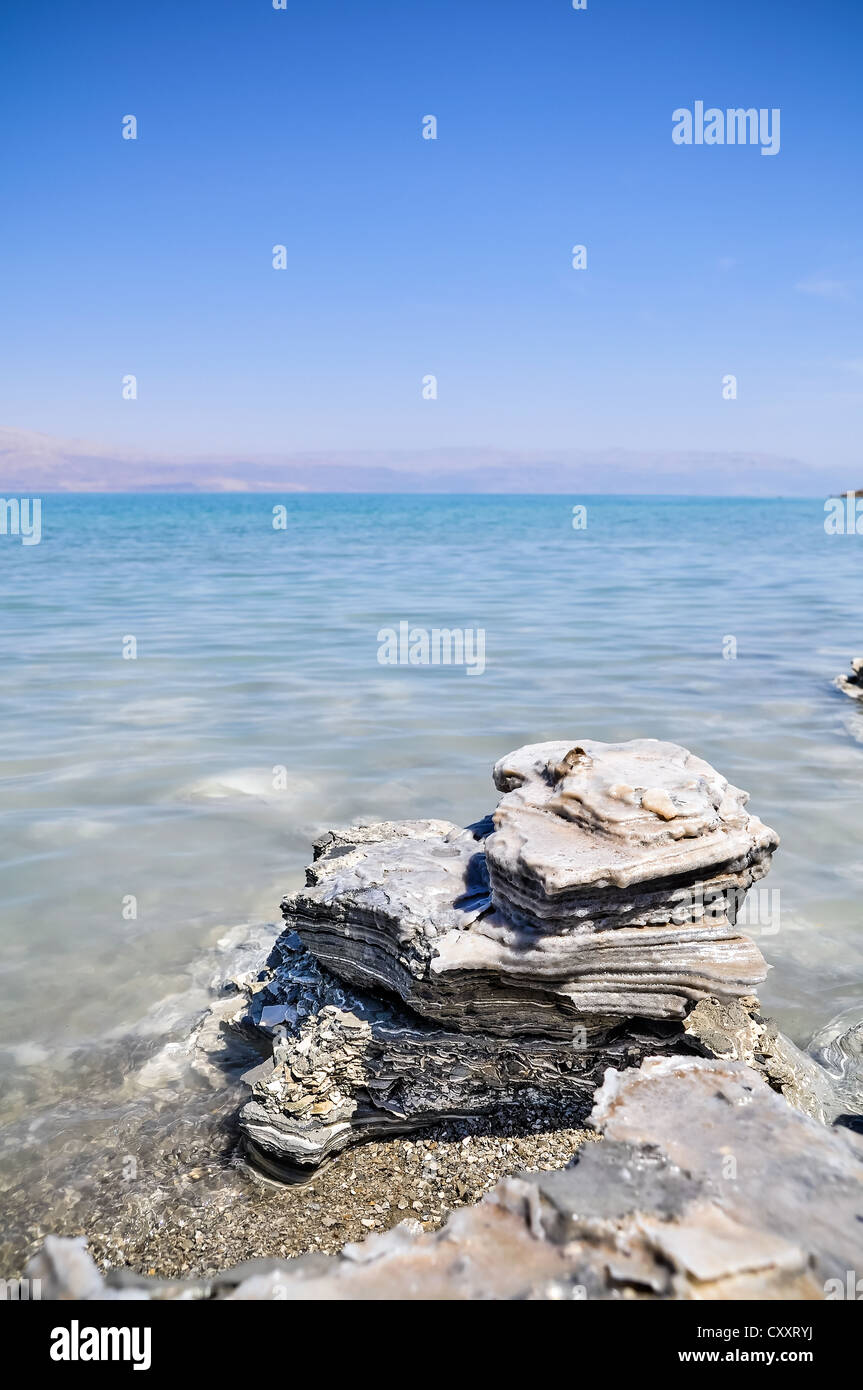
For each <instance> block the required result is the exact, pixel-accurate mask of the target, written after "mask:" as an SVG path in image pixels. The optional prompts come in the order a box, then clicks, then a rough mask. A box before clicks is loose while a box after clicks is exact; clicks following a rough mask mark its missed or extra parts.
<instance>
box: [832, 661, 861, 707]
mask: <svg viewBox="0 0 863 1390" xmlns="http://www.w3.org/2000/svg"><path fill="white" fill-rule="evenodd" d="M833 684H834V685H835V686H836V689H837V690H841V691H842V692H843V693H844V694H845V695H850V696H851V698H852V699H853V700H863V656H857V657H855V658H854V660H853V661H852V662H851V674H850V675H848V676H837V677H836V680H835V681H834V682H833Z"/></svg>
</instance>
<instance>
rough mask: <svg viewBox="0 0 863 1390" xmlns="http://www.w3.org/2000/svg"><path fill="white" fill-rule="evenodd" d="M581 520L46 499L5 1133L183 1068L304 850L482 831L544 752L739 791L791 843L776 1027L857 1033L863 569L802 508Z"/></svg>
mask: <svg viewBox="0 0 863 1390" xmlns="http://www.w3.org/2000/svg"><path fill="white" fill-rule="evenodd" d="M579 500H580V499H578V498H565V497H560V498H556V497H548V496H545V497H535V498H534V497H476V496H473V497H469V498H468V497H465V498H461V497H420V496H411V497H388V496H368V497H353V496H323V495H322V496H295V497H291V496H290V495H288V496H274V497H265V496H243V495H236V494H234V495H230V496H219V497H169V496H141V497H139V496H134V497H126V496H109V497H82V496H69V497H46V498H45V499H44V500H43V520H42V524H43V539H42V542H41V544H39V545H34V546H24V545H22V544H21V543H20V541H18V540H17V539H16V538H13V537H9V536H3V537H0V565H2V570H0V574H2V586H3V628H2V647H3V661H2V665H0V699H2V705H3V721H2V728H3V736H2V737H3V743H2V749H0V777H2V782H0V822H2V842H0V856H2V886H0V898H2V907H3V933H4V949H3V966H2V974H0V1002H2V1008H0V1049H2V1063H3V1071H4V1074H5V1076H6V1078H7V1083H8V1089H7V1092H6V1115H7V1118H9V1119H15V1118H17V1119H18V1120H19V1121H20V1120H21V1119H22V1118H23V1119H26V1117H27V1115H28V1113H30V1112H32V1113H34V1114H35V1113H36V1111H37V1110H38V1113H39V1115H40V1117H41V1119H40V1123H45V1122H49V1121H50V1109H51V1101H50V1095H51V1093H52V1088H53V1092H54V1094H56V1095H61V1094H62V1096H63V1099H64V1101H65V1102H67V1103H68V1102H69V1101H70V1100H71V1101H74V1097H75V1088H76V1086H77V1085H78V1084H79V1081H78V1080H77V1079H76V1078H78V1077H79V1076H80V1074H81V1068H82V1058H89V1059H90V1065H89V1067H88V1068H87V1071H88V1076H89V1082H90V1085H91V1086H92V1085H93V1084H96V1083H97V1082H98V1077H99V1068H100V1066H104V1067H105V1079H106V1084H108V1080H109V1074H110V1070H111V1068H110V1066H109V1065H108V1063H107V1061H104V1062H100V1059H102V1058H110V1057H111V1056H112V1055H115V1056H116V1048H115V1042H116V1040H118V1039H128V1038H129V1037H130V1036H131V1037H132V1038H135V1037H140V1038H151V1039H156V1038H157V1037H161V1038H163V1039H169V1038H171V1037H177V1036H180V1035H181V1033H182V1029H183V1028H184V1027H186V1026H187V1019H188V1014H189V1000H190V999H192V998H193V997H194V996H192V995H184V993H183V992H184V991H186V990H187V989H188V988H189V985H190V971H193V970H194V967H195V963H196V962H197V961H199V960H200V958H201V955H202V952H203V951H204V950H205V949H206V948H207V947H209V946H211V945H212V944H213V942H214V941H215V940H216V938H217V937H218V936H219V933H220V932H221V931H222V930H224V929H225V927H227V926H230V925H232V924H236V923H239V922H244V921H249V920H257V919H271V920H275V917H276V914H277V904H278V900H279V897H280V896H281V895H282V894H283V893H284V892H285V891H286V890H288V889H289V888H291V887H294V886H296V885H297V884H298V883H299V882H300V881H301V873H302V866H303V865H304V863H305V862H306V860H307V858H308V857H309V850H308V846H309V841H310V839H311V838H312V837H313V836H314V835H315V834H316V833H317V832H318V831H320V830H321V829H322V828H324V827H326V826H327V825H329V824H335V823H344V822H350V821H351V820H353V819H355V818H357V817H365V818H397V817H403V816H414V815H420V816H439V817H443V818H448V819H452V820H454V821H457V822H461V823H465V822H468V821H473V820H476V819H477V818H478V817H479V816H480V815H482V814H483V813H484V812H486V811H487V810H488V809H490V807H491V806H492V805H493V803H494V799H495V798H494V791H493V788H492V785H491V778H490V769H491V764H492V763H493V762H494V760H495V759H496V758H497V757H499V756H500V755H501V754H503V753H505V752H507V751H509V750H510V749H512V748H514V747H516V746H517V745H518V744H520V743H524V742H528V741H535V740H540V739H550V738H567V737H573V738H581V737H591V738H599V739H626V738H633V737H644V736H655V737H659V738H668V739H672V740H674V741H677V742H680V743H683V744H686V745H687V746H688V747H690V748H692V749H693V750H694V751H695V752H697V753H698V754H699V755H701V756H703V757H705V758H707V759H708V761H710V762H712V763H714V764H715V765H716V766H717V767H718V768H719V769H720V770H721V771H722V772H723V773H725V774H726V776H728V777H729V779H730V780H731V781H733V782H735V783H737V784H738V785H741V786H743V787H746V788H747V789H748V790H749V791H750V792H751V793H752V808H753V810H755V811H756V812H757V813H758V814H759V815H760V816H761V817H762V818H763V819H764V820H765V821H767V822H768V823H769V824H771V825H773V826H774V827H775V828H776V829H777V830H778V831H779V833H780V835H781V837H782V846H781V848H780V850H779V852H778V854H777V856H776V858H775V860H774V868H773V870H772V872H771V875H770V878H769V880H768V881H767V884H768V885H769V888H770V889H773V890H779V904H780V907H779V912H778V914H777V912H776V911H775V902H776V900H775V899H774V900H773V908H772V913H771V921H770V924H769V927H768V929H767V931H766V933H765V932H762V933H761V934H759V941H760V945H761V947H762V950H763V951H764V954H765V955H766V957H767V958H768V960H769V962H770V964H771V966H772V969H771V973H770V976H769V978H768V981H767V983H766V985H765V986H764V988H763V991H762V998H763V1000H764V1003H765V1005H766V1006H767V1008H768V1009H769V1010H770V1011H771V1012H772V1013H773V1015H774V1016H775V1017H776V1018H777V1019H778V1020H779V1022H780V1023H781V1024H782V1026H783V1027H784V1028H785V1029H786V1031H788V1032H790V1033H791V1034H792V1035H793V1036H794V1037H795V1038H796V1039H797V1040H798V1041H800V1042H803V1043H805V1042H806V1041H807V1040H808V1038H809V1036H810V1035H811V1034H812V1032H814V1031H815V1030H816V1029H818V1028H820V1027H822V1026H823V1025H824V1024H825V1023H826V1022H827V1021H828V1020H829V1019H831V1018H832V1017H834V1016H835V1015H836V1014H838V1013H840V1012H841V1011H843V1010H845V1009H848V1008H851V1007H854V1006H856V1005H858V1004H859V1003H860V1002H861V998H863V931H861V929H860V925H859V918H860V909H859V906H858V904H859V899H860V889H861V884H863V848H861V845H863V834H861V832H863V714H861V712H859V711H858V709H857V706H856V704H855V703H854V702H852V701H851V700H849V699H848V698H847V697H845V696H843V695H841V694H840V693H838V692H837V691H835V690H834V689H833V688H832V686H831V681H832V678H833V677H834V676H835V675H836V674H837V673H838V672H841V671H843V670H845V669H846V668H847V666H848V663H849V661H850V659H851V657H852V656H854V655H858V654H860V653H863V630H861V621H860V611H859V610H860V597H861V584H860V580H861V574H863V568H861V567H863V539H861V538H859V537H856V536H827V535H825V532H824V527H823V520H824V511H823V503H822V502H821V501H818V500H815V501H766V502H765V501H748V500H736V499H735V500H709V499H708V500H704V499H699V500H690V499H668V500H662V499H659V500H658V499H655V498H650V499H637V498H607V499H602V498H588V499H583V500H584V501H585V502H586V504H587V508H588V525H587V529H586V530H583V531H576V530H574V529H573V527H572V524H571V513H572V505H573V503H574V502H577V501H579ZM278 503H284V504H285V505H286V507H287V528H286V529H285V530H274V529H273V525H272V515H273V512H272V509H273V506H274V505H275V504H278ZM402 620H405V621H408V622H409V623H410V624H411V625H412V626H423V627H427V628H434V627H445V628H459V627H460V628H470V629H476V628H482V629H484V630H485V633H486V663H487V664H486V670H485V672H484V673H483V674H482V675H481V676H470V675H468V674H467V673H466V671H465V669H464V668H463V667H462V668H458V667H441V666H438V667H434V666H429V667H421V666H397V667H385V666H382V665H380V664H379V662H378V659H377V656H378V631H379V629H382V628H385V627H396V628H397V627H398V624H399V622H400V621H402ZM128 637H134V638H135V639H136V641H137V658H136V659H135V660H126V659H124V658H123V646H124V639H126V638H128ZM729 637H733V638H734V639H736V644H737V655H736V659H726V658H725V657H724V656H723V649H725V651H726V652H727V651H728V650H729V647H730V644H729V642H728V641H727V639H728V638H729ZM274 769H284V770H285V771H284V774H283V775H279V774H278V773H277V774H276V776H275V784H274ZM131 898H134V899H135V900H136V902H135V905H134V906H135V911H136V915H135V916H132V915H131V913H132V909H133V905H132V904H131V903H130V899H131ZM777 927H778V930H777V929H776V928H777ZM177 994H180V995H183V998H184V1001H185V1002H184V1003H183V1005H182V1007H178V1008H177V1009H176V1010H173V1012H172V1007H171V1004H170V1002H168V1003H167V1004H162V1003H161V1002H160V1001H165V1000H170V997H171V996H174V995H177ZM124 1045H125V1044H124ZM73 1059H74V1062H73ZM94 1077H95V1083H94ZM127 1089H128V1088H127ZM118 1104H120V1105H121V1107H122V1104H123V1102H122V1100H121V1101H119V1102H118Z"/></svg>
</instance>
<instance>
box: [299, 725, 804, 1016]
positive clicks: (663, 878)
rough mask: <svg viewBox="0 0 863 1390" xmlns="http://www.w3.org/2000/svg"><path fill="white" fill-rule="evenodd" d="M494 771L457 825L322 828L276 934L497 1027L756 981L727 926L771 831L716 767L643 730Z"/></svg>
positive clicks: (346, 971) (543, 749) (644, 1009)
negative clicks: (482, 803)
mask: <svg viewBox="0 0 863 1390" xmlns="http://www.w3.org/2000/svg"><path fill="white" fill-rule="evenodd" d="M495 781H496V783H497V785H498V787H499V789H500V790H501V791H503V792H504V796H503V799H502V800H501V802H500V805H499V806H498V808H497V810H496V811H495V813H494V815H493V817H492V818H491V819H490V820H486V821H484V822H480V823H479V824H478V825H476V826H473V827H470V828H469V829H467V830H464V829H461V828H460V827H458V826H454V825H451V824H449V823H448V822H445V821H404V822H385V823H383V824H381V825H377V826H365V827H361V828H355V829H352V830H348V831H340V832H331V833H330V834H328V835H327V836H325V837H323V839H322V840H320V841H319V842H318V844H317V845H316V847H315V862H314V863H313V864H312V865H311V866H310V868H309V870H308V875H307V884H306V887H305V888H304V889H301V890H300V892H298V893H296V894H293V895H292V896H291V897H289V898H286V899H285V900H284V902H283V904H282V911H283V914H284V917H285V922H286V925H287V927H288V929H289V930H291V931H297V932H298V933H299V935H300V937H301V938H302V940H303V943H304V944H305V945H306V946H307V948H308V949H309V950H310V951H311V952H312V953H313V954H314V955H315V956H316V958H317V959H318V960H319V961H320V962H321V964H323V965H324V966H325V967H326V968H327V969H329V970H331V971H332V972H333V973H334V974H335V975H338V976H339V977H340V978H341V979H343V980H345V981H347V982H349V983H351V984H353V985H356V986H358V987H359V988H362V989H367V990H385V991H387V992H388V993H390V994H395V995H397V996H398V997H399V998H400V999H402V1000H403V1001H404V1003H406V1004H407V1005H408V1006H409V1007H410V1008H411V1009H413V1010H414V1011H416V1012H417V1013H418V1014H421V1015H422V1016H423V1017H425V1018H430V1019H434V1020H435V1021H436V1022H438V1023H440V1024H442V1025H446V1026H447V1027H449V1028H455V1029H457V1030H460V1031H473V1030H474V1029H476V1028H480V1029H482V1030H484V1031H486V1032H489V1033H494V1034H499V1035H507V1036H511V1035H516V1034H521V1033H529V1032H538V1033H541V1034H543V1035H544V1036H548V1037H552V1036H554V1037H565V1036H567V1035H568V1034H570V1033H571V1031H572V1028H573V1027H574V1026H575V1025H576V1024H579V1025H580V1026H582V1027H586V1028H588V1030H590V1029H598V1030H599V1031H602V1030H603V1029H604V1028H606V1027H607V1026H608V1024H609V1021H610V1020H615V1019H617V1020H619V1019H623V1018H631V1017H641V1018H657V1019H661V1018H667V1019H671V1018H682V1017H683V1015H684V1014H685V1012H686V1010H687V1009H688V1007H689V1006H690V1005H691V1004H692V1003H693V1002H695V1001H697V1000H698V999H702V998H705V997H707V996H710V995H715V996H718V997H720V998H734V997H738V996H741V995H745V994H749V993H751V992H752V991H753V990H754V989H755V987H756V986H757V985H758V984H759V983H760V981H761V980H763V979H764V976H765V973H766V967H765V964H764V960H763V958H762V956H761V953H760V951H759V950H758V948H757V946H756V945H755V944H754V942H752V941H751V940H749V938H747V937H746V936H743V935H742V934H740V933H739V932H737V931H736V929H735V927H734V925H733V924H734V920H735V917H736V914H737V909H738V907H739V904H740V902H741V900H742V897H743V895H744V894H745V892H746V890H747V888H748V887H749V886H750V884H751V883H752V882H754V881H755V880H756V879H757V878H760V877H761V876H762V875H763V874H764V873H766V871H767V869H768V867H769V863H770V857H771V855H772V853H773V850H774V849H775V847H776V845H777V843H778V840H777V837H776V835H775V833H774V832H773V831H772V830H768V829H767V828H766V827H765V826H764V825H762V823H761V821H759V820H758V819H757V817H755V816H752V815H749V814H748V813H747V811H746V810H745V804H746V800H747V796H746V794H745V793H744V792H741V791H739V790H738V789H737V788H736V787H732V786H730V785H729V784H728V783H727V782H726V781H725V779H724V778H723V777H721V776H720V775H719V773H717V772H715V771H714V769H713V768H711V767H710V766H709V764H707V763H705V762H703V761H702V760H701V759H699V758H695V757H694V756H693V755H692V754H691V753H688V752H687V751H686V749H683V748H679V747H678V746H677V745H676V744H670V743H660V742H658V741H657V740H655V739H639V740H635V741H634V742H632V743H627V744H602V743H595V742H591V741H589V740H587V741H582V742H581V743H579V744H570V743H549V744H534V745H529V746H528V747H526V748H522V749H519V750H518V751H517V752H516V753H513V754H510V755H509V757H507V758H505V759H502V760H501V762H499V763H498V764H497V766H496V768H495ZM489 831H491V833H488V832H489Z"/></svg>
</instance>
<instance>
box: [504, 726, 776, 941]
mask: <svg viewBox="0 0 863 1390" xmlns="http://www.w3.org/2000/svg"><path fill="white" fill-rule="evenodd" d="M494 780H495V785H496V786H497V787H498V789H499V790H500V791H502V792H503V793H504V796H503V798H502V800H501V801H500V803H499V805H498V807H497V810H496V811H495V813H494V827H495V828H494V834H492V835H490V836H489V838H488V840H487V841H486V846H485V850H486V859H487V863H488V870H489V878H490V881H491V889H492V895H493V898H494V902H495V904H496V905H497V907H499V908H500V910H501V911H502V912H504V913H505V914H506V916H507V917H508V918H509V919H510V920H511V921H513V922H523V923H524V924H525V925H528V926H532V927H534V928H535V929H536V930H537V931H562V930H566V929H571V930H574V931H595V930H600V929H604V928H609V927H619V926H628V925H636V926H641V925H644V924H646V923H651V922H667V921H669V920H688V921H694V922H697V921H701V920H703V919H704V918H705V916H707V917H710V916H713V917H716V916H719V915H721V914H725V915H727V916H728V918H729V920H730V921H732V922H733V921H734V918H735V914H736V910H737V906H738V905H739V902H740V901H741V899H742V896H743V894H744V893H745V892H746V890H747V889H748V888H749V886H750V885H751V884H752V883H753V882H754V881H755V880H756V879H758V878H761V877H762V876H763V875H764V874H765V873H766V872H767V869H768V868H769V866H770V858H771V855H772V854H773V851H774V850H775V849H776V846H777V845H778V843H779V840H778V837H777V835H776V834H775V832H774V831H772V830H769V829H768V828H767V827H766V826H764V825H763V824H762V823H761V821H760V820H758V818H757V817H756V816H753V815H750V814H749V813H748V812H747V810H746V803H747V801H748V800H749V796H748V793H746V792H742V791H740V790H739V789H738V788H737V787H733V786H731V785H730V783H728V782H727V781H726V780H725V778H724V777H722V776H721V775H720V774H719V773H718V772H717V771H716V770H715V769H714V768H712V767H711V766H710V764H709V763H706V762H704V760H703V759H701V758H697V757H696V756H695V755H694V754H693V753H690V752H688V750H687V749H685V748H681V747H680V746H679V745H678V744H676V743H662V742H660V741H659V740H658V739H650V738H646V739H633V740H632V741H631V742H629V743H597V742H595V741H594V740H592V739H582V740H581V741H580V742H579V743H576V744H572V743H534V744H528V745H527V746H526V747H524V748H519V749H518V750H517V751H516V752H515V753H510V754H509V755H508V756H507V757H506V758H502V759H501V760H500V761H499V762H498V763H497V764H496V765H495V769H494Z"/></svg>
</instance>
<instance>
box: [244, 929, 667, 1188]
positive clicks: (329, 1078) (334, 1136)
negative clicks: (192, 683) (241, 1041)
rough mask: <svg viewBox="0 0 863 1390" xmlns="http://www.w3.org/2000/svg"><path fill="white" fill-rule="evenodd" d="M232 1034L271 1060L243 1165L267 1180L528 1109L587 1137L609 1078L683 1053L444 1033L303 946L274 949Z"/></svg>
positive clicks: (661, 1045)
mask: <svg viewBox="0 0 863 1390" xmlns="http://www.w3.org/2000/svg"><path fill="white" fill-rule="evenodd" d="M234 1026H235V1027H236V1028H238V1029H239V1030H241V1031H242V1034H243V1036H244V1038H245V1039H246V1040H247V1041H254V1042H256V1043H257V1045H258V1047H259V1048H260V1051H261V1053H262V1057H263V1060H262V1061H261V1063H259V1064H258V1065H256V1066H254V1067H253V1068H252V1069H251V1070H250V1071H249V1072H247V1073H246V1077H245V1079H246V1081H247V1082H248V1084H249V1085H250V1086H252V1096H251V1099H250V1100H249V1101H248V1103H247V1104H246V1105H245V1106H244V1107H243V1110H242V1112H241V1115H240V1126H241V1129H242V1132H243V1135H244V1140H245V1145H246V1153H247V1155H248V1156H249V1157H250V1158H251V1159H252V1161H253V1162H254V1164H255V1166H256V1167H257V1168H259V1169H262V1170H263V1171H264V1172H266V1173H268V1174H269V1175H270V1176H272V1177H276V1178H279V1179H282V1180H287V1181H293V1180H297V1179H301V1178H303V1177H304V1176H308V1174H309V1172H310V1171H312V1170H314V1169H315V1168H316V1167H318V1166H319V1165H320V1164H321V1163H322V1162H324V1160H325V1159H327V1158H330V1157H332V1156H333V1155H334V1154H337V1153H339V1152H340V1151H341V1150H343V1149H345V1148H346V1147H348V1146H349V1145H350V1144H355V1143H357V1142H358V1141H359V1140H362V1139H371V1138H385V1137H388V1136H393V1135H397V1134H404V1133H408V1132H410V1131H411V1130H415V1129H419V1128H423V1127H426V1126H428V1125H431V1124H434V1123H435V1122H436V1121H438V1120H442V1119H458V1118H463V1117H468V1116H479V1115H488V1114H492V1113H498V1112H499V1111H500V1110H502V1109H506V1108H508V1107H515V1106H519V1107H521V1108H522V1109H523V1110H530V1109H533V1110H534V1111H535V1112H536V1113H539V1112H540V1111H542V1112H547V1111H548V1110H549V1109H553V1110H554V1111H556V1112H557V1113H559V1114H560V1116H561V1123H563V1117H564V1116H569V1117H570V1118H572V1117H575V1118H576V1120H577V1122H578V1123H580V1122H581V1121H582V1120H583V1118H584V1116H585V1114H586V1112H587V1110H588V1109H589V1107H590V1099H591V1097H592V1095H593V1091H594V1088H595V1087H596V1086H597V1085H598V1084H599V1082H600V1081H601V1079H602V1076H603V1073H604V1071H605V1069H606V1067H608V1066H611V1065H614V1066H620V1067H627V1066H635V1065H637V1064H638V1063H639V1062H640V1061H641V1059H642V1058H643V1057H645V1056H647V1055H648V1054H656V1053H662V1052H671V1051H673V1050H675V1049H676V1048H677V1047H680V1046H686V1041H685V1038H684V1036H683V1033H682V1031H681V1029H680V1028H679V1026H677V1025H673V1024H666V1023H659V1022H648V1021H644V1022H642V1023H639V1022H637V1021H634V1022H632V1023H630V1024H622V1023H621V1022H620V1021H619V1020H618V1021H617V1023H616V1026H615V1024H614V1023H612V1024H610V1025H609V1026H608V1027H607V1028H606V1029H605V1030H604V1032H602V1033H598V1032H597V1031H596V1030H595V1029H594V1031H592V1032H590V1033H588V1032H587V1031H586V1030H584V1031H580V1030H579V1029H577V1028H576V1029H570V1032H569V1035H568V1036H567V1037H565V1038H562V1037H545V1036H541V1035H538V1034H528V1035H524V1036H519V1037H499V1036H496V1035H495V1034H493V1033H487V1032H482V1031H480V1030H478V1029H477V1030H474V1031H473V1032H464V1031H458V1030H456V1029H452V1028H445V1027H441V1026H440V1025H438V1024H436V1023H433V1022H431V1021H430V1020H428V1019H424V1018H421V1017H419V1016H418V1015H416V1014H414V1013H412V1012H411V1011H410V1010H409V1009H407V1008H405V1007H404V1006H402V1005H400V1004H399V1003H398V1001H396V1000H393V999H391V998H390V999H388V998H384V997H379V996H376V995H374V994H371V993H367V992H364V991H360V990H358V989H356V988H355V987H354V986H352V985H348V984H345V983H344V982H343V981H340V980H338V979H336V978H335V976H333V975H331V974H330V972H329V971H328V970H326V969H324V968H322V967H321V966H320V965H319V964H318V962H317V961H316V960H315V958H314V957H313V956H312V955H311V954H310V953H309V952H307V951H304V950H303V946H302V942H301V941H300V938H299V937H298V936H297V935H296V934H295V933H288V932H285V933H283V934H282V936H281V937H280V938H279V940H278V942H277V943H276V945H275V947H274V949H273V952H272V954H271V956H270V959H269V962H268V966H267V968H266V969H265V970H263V971H261V972H260V973H259V975H258V977H257V978H256V980H255V981H254V984H253V986H250V987H247V991H246V1002H245V1004H244V1005H243V1006H242V1007H241V1008H240V1009H239V1010H238V1011H237V1012H236V1017H235V1021H234Z"/></svg>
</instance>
